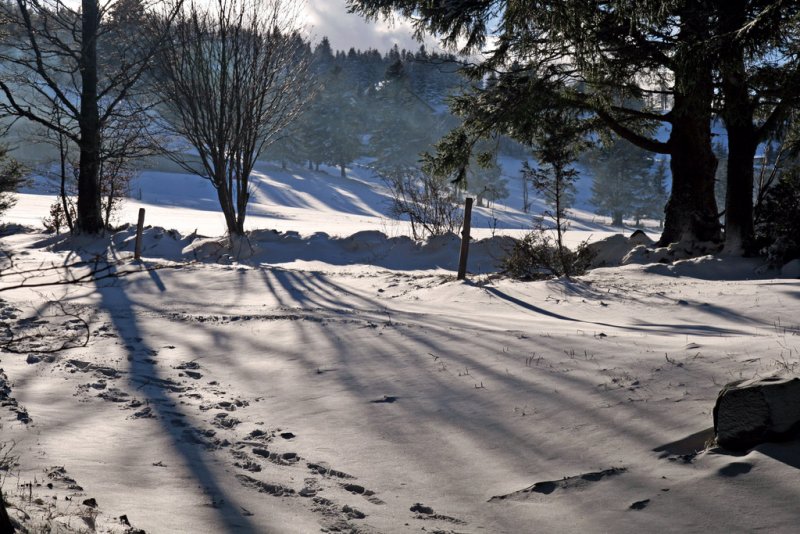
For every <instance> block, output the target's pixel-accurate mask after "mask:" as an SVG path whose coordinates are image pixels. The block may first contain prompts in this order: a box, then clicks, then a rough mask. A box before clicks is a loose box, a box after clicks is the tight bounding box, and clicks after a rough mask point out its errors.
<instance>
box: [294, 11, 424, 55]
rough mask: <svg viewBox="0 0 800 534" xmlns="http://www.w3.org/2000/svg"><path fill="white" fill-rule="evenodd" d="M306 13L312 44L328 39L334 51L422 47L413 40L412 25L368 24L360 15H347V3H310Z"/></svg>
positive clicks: (399, 22) (401, 23) (401, 22)
mask: <svg viewBox="0 0 800 534" xmlns="http://www.w3.org/2000/svg"><path fill="white" fill-rule="evenodd" d="M306 11H307V13H308V19H307V26H308V30H309V32H310V33H311V40H312V41H314V42H316V41H319V40H320V39H321V38H322V37H323V36H327V37H328V39H330V41H331V46H332V47H333V49H334V50H347V49H349V48H350V47H355V48H357V49H361V50H365V49H367V48H376V49H378V50H380V51H381V52H384V51H386V50H388V49H389V48H391V47H392V46H393V45H394V44H395V43H397V45H398V46H400V48H407V49H411V50H416V49H417V48H419V43H417V42H415V41H414V39H413V38H412V36H411V26H410V25H409V24H408V22H406V21H396V22H395V23H394V24H393V25H390V24H387V23H385V22H374V21H371V22H367V21H365V20H364V19H363V18H362V17H360V16H358V15H352V14H349V13H347V8H346V7H345V0H307V6H306Z"/></svg>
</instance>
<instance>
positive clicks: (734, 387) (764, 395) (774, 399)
mask: <svg viewBox="0 0 800 534" xmlns="http://www.w3.org/2000/svg"><path fill="white" fill-rule="evenodd" d="M798 430H800V378H780V377H768V378H760V379H752V380H744V381H742V380H740V381H737V382H731V383H730V384H727V385H726V386H725V387H724V388H723V389H722V391H721V392H720V393H719V396H718V397H717V403H716V405H715V406H714V433H715V434H716V436H717V443H718V444H719V445H720V446H721V447H724V448H726V449H729V450H732V451H744V450H747V449H751V448H753V447H755V446H756V445H758V444H760V443H764V442H766V441H781V440H786V439H791V438H793V437H795V436H796V435H797V432H798Z"/></svg>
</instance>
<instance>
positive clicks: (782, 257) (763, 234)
mask: <svg viewBox="0 0 800 534" xmlns="http://www.w3.org/2000/svg"><path fill="white" fill-rule="evenodd" d="M756 240H757V243H758V246H759V248H760V249H761V250H762V252H764V253H766V255H767V257H768V260H769V262H770V263H771V264H773V265H783V264H784V263H786V262H788V261H790V260H793V259H795V258H800V167H793V168H791V169H788V170H787V171H786V172H785V173H784V174H783V175H782V176H781V178H780V179H779V180H778V183H776V184H775V185H774V186H773V187H772V188H770V189H769V191H768V192H767V194H766V196H765V197H764V202H763V203H762V204H760V205H759V206H758V208H757V209H756Z"/></svg>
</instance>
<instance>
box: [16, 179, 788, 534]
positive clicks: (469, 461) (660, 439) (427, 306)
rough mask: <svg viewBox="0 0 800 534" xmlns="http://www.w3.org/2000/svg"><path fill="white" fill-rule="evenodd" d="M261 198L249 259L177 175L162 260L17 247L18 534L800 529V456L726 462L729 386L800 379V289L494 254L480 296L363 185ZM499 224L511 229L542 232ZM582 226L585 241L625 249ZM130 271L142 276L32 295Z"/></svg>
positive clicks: (154, 184)
mask: <svg viewBox="0 0 800 534" xmlns="http://www.w3.org/2000/svg"><path fill="white" fill-rule="evenodd" d="M259 173H260V174H259V176H258V184H257V188H256V192H255V194H254V197H255V201H254V205H253V212H254V214H255V215H254V216H253V217H252V218H251V228H253V229H254V230H255V231H254V232H253V233H252V234H251V238H252V244H253V246H254V250H253V251H252V252H251V253H249V254H245V255H242V257H241V258H240V260H239V261H237V260H236V259H235V258H232V257H231V256H230V255H229V254H228V251H226V250H225V249H224V248H222V247H221V245H220V240H219V239H218V238H216V237H213V236H219V235H220V234H221V227H222V223H221V220H220V218H219V215H218V213H216V211H215V210H214V209H213V193H214V192H213V190H212V189H210V188H208V187H206V188H203V187H195V185H194V183H193V180H196V178H195V179H192V180H190V178H189V177H185V176H179V175H177V174H170V173H163V172H162V173H161V174H157V173H145V174H144V175H143V176H142V178H141V179H140V182H139V183H140V186H141V188H142V200H141V205H144V206H146V207H147V210H148V211H147V213H148V222H149V223H151V224H153V225H155V226H154V227H153V228H150V229H148V231H147V233H146V235H145V243H144V260H143V261H142V262H136V261H133V260H132V258H131V255H132V252H131V251H132V230H131V229H126V230H123V231H121V232H120V233H118V234H116V235H114V236H108V237H105V238H101V239H87V238H82V239H77V238H75V239H70V238H67V237H64V236H61V237H58V236H48V235H43V234H40V233H37V232H36V231H23V230H22V229H20V228H13V227H10V228H8V229H7V230H6V232H5V233H4V234H3V235H2V237H0V249H1V250H3V251H4V252H6V253H8V254H10V255H11V258H10V260H9V259H8V256H6V255H3V256H2V258H3V259H2V261H3V262H4V263H2V266H3V267H2V268H3V271H2V276H0V298H2V299H3V300H0V316H2V317H3V321H4V325H6V326H8V327H9V328H11V329H12V331H14V332H18V336H17V338H16V341H15V342H13V343H11V344H10V345H7V347H6V349H7V350H5V351H0V368H2V374H0V382H2V383H0V395H2V396H3V397H4V398H3V399H2V400H3V402H2V403H0V443H3V442H10V441H14V442H15V443H16V445H15V447H14V453H15V454H16V455H17V456H18V457H19V459H18V465H17V466H15V467H13V468H12V470H11V472H12V476H8V477H5V476H3V475H4V473H3V472H2V471H0V480H3V481H4V482H3V491H4V492H5V493H6V496H7V498H8V499H9V500H10V502H11V505H12V506H11V509H10V512H11V514H12V516H14V517H17V518H20V519H23V518H24V515H23V513H24V514H28V515H29V516H30V517H29V519H27V520H26V522H27V524H28V525H31V524H37V523H38V524H39V525H40V526H41V525H44V524H50V525H52V524H56V523H57V524H59V525H60V527H59V528H60V529H61V530H60V531H62V532H80V531H81V529H83V531H86V530H91V529H92V528H95V529H96V530H97V531H100V532H131V529H129V528H128V527H127V526H126V525H125V523H124V522H123V521H122V520H121V519H120V516H123V515H124V516H125V518H126V520H127V521H129V522H130V523H131V524H132V525H134V526H135V527H136V528H139V529H144V530H145V531H146V532H148V533H176V532H177V533H180V532H186V533H199V532H202V533H205V532H213V533H241V532H244V533H248V532H258V533H262V532H264V533H266V532H276V533H284V532H288V533H294V532H297V533H307V532H336V531H338V532H365V533H375V532H384V533H394V532H423V531H425V532H459V533H489V532H491V533H500V534H503V533H508V534H516V533H523V532H567V533H571V532H576V533H577V532H580V533H607V532H615V533H641V532H752V531H757V530H765V531H769V532H779V533H783V532H785V533H791V532H795V531H796V525H797V522H798V520H800V512H798V511H797V507H796V506H795V504H796V502H797V499H798V497H800V482H798V479H797V476H796V469H797V467H798V466H799V465H800V460H799V459H800V445H798V444H797V443H796V442H794V443H789V444H782V445H778V444H769V445H763V446H760V447H758V448H756V449H755V450H753V451H751V452H749V453H747V454H745V455H740V456H731V455H729V454H727V453H725V451H722V450H720V449H716V448H713V447H707V445H706V442H707V440H708V439H709V438H710V437H711V434H710V426H711V422H712V417H711V409H712V407H713V403H714V399H715V397H716V395H717V393H718V391H719V390H720V388H721V387H722V385H723V384H724V383H726V382H728V381H730V380H733V379H738V378H751V377H755V376H767V375H770V374H774V373H782V374H792V373H795V372H796V371H797V370H798V365H800V345H799V344H798V340H800V335H798V334H800V330H799V329H798V325H797V319H796V318H797V317H798V315H800V301H798V291H797V284H796V283H795V281H793V280H788V279H779V278H775V274H774V273H770V272H764V273H761V272H760V271H759V267H760V264H759V262H758V261H757V260H737V259H731V258H727V259H720V258H714V257H705V258H700V259H696V260H689V261H684V262H678V263H675V264H674V265H664V264H653V265H628V266H625V267H621V268H608V269H597V270H595V271H593V272H591V273H590V274H588V275H586V276H584V277H580V278H578V279H576V280H574V281H567V280H554V281H549V282H536V283H522V282H517V281H512V280H507V279H503V278H500V277H497V276H496V275H492V274H489V273H490V271H491V270H492V269H489V268H486V267H485V265H488V264H489V263H491V260H492V259H493V255H494V254H496V253H497V252H496V249H493V248H492V247H493V246H495V245H499V244H500V243H499V240H495V241H487V242H486V243H485V244H484V245H483V247H484V248H481V247H479V246H477V245H476V246H475V255H474V258H473V261H476V262H477V263H473V265H472V266H471V270H472V271H473V274H472V275H471V277H470V280H469V281H467V282H457V281H455V279H454V273H453V268H454V265H453V261H454V260H453V251H454V250H456V249H457V244H458V242H457V239H456V240H454V239H451V238H443V239H439V240H434V241H432V242H429V243H425V244H420V243H412V242H411V241H410V240H409V239H407V238H403V237H402V231H401V230H402V224H401V223H400V222H397V221H392V220H391V219H390V218H389V217H388V216H387V213H388V212H387V211H386V206H385V204H382V200H383V199H385V198H386V196H385V192H384V191H383V189H382V188H381V184H380V183H379V182H377V181H375V180H374V179H373V178H371V177H370V176H368V175H367V174H366V173H362V171H361V170H358V169H356V170H354V171H353V173H352V177H351V178H348V179H341V178H338V177H337V176H336V175H335V174H334V172H333V171H331V173H330V174H326V173H309V172H307V171H300V170H297V169H295V170H293V171H292V172H283V171H281V170H280V169H278V168H275V167H271V166H264V167H262V168H260V169H259ZM37 191H38V190H37ZM135 194H136V195H138V192H137V193H135ZM50 200H51V197H50V196H48V195H47V194H44V193H42V192H36V191H30V192H29V193H26V194H25V195H23V196H22V198H21V199H20V203H19V205H18V206H17V207H16V208H14V210H13V211H12V212H11V214H10V215H9V216H8V217H9V218H10V219H11V220H15V221H22V222H27V223H31V224H35V222H36V217H39V218H40V217H41V216H42V212H41V211H37V210H39V209H41V207H42V206H44V207H46V206H47V205H49V202H50ZM138 205H139V203H138V201H136V202H134V201H131V202H129V203H128V206H127V207H126V208H125V209H124V210H123V213H122V216H121V217H120V218H121V220H126V221H131V222H132V221H133V219H134V217H133V216H134V215H135V210H136V209H137V208H138ZM495 213H499V214H500V216H501V217H502V218H503V219H502V220H503V222H504V224H507V225H508V227H509V228H511V229H512V230H504V232H513V231H514V230H513V228H514V226H513V224H515V221H519V222H521V221H522V220H523V219H524V217H525V216H524V214H520V213H519V212H517V211H515V209H514V208H503V210H496V211H495ZM479 215H480V217H478V218H477V219H478V221H479V222H478V226H479V229H480V232H483V233H484V235H491V233H492V230H491V227H490V226H489V224H488V223H489V222H491V221H490V215H491V212H490V211H486V212H480V210H479ZM578 215H579V216H578V218H577V220H576V222H575V227H577V229H576V230H575V231H574V232H572V233H573V234H574V236H575V238H583V237H587V236H589V235H595V234H598V235H602V234H603V232H608V229H607V228H604V227H602V226H600V225H595V224H594V223H592V221H591V218H590V217H589V216H584V215H581V214H580V213H579V214H578ZM481 217H482V218H481ZM161 227H163V228H161ZM164 228H167V229H169V228H178V229H180V230H181V231H182V232H183V233H178V232H171V231H169V230H164ZM195 228H197V229H198V231H199V232H200V233H201V234H203V233H205V234H206V235H210V236H212V237H211V238H207V239H204V238H200V237H198V236H196V235H191V236H190V235H187V234H188V233H189V232H191V231H193V230H194V229H195ZM273 230H277V232H276V231H273ZM290 231H295V233H291V232H290ZM516 231H517V232H519V230H516ZM354 232H359V233H358V234H356V235H352V234H353V233H354ZM384 234H385V235H384ZM98 257H100V258H105V260H103V261H101V263H99V264H95V263H94V262H95V261H96V259H97V258H98ZM76 261H86V262H89V263H88V264H78V265H75V262H76ZM106 261H107V262H110V264H109V265H110V267H109V269H110V270H108V271H102V272H103V273H109V274H113V273H117V276H111V277H109V278H104V279H98V280H91V279H89V280H88V281H86V282H85V283H80V284H67V285H50V286H46V285H40V286H39V287H29V288H16V289H10V287H11V286H13V285H17V284H20V283H24V284H27V285H30V284H43V283H46V282H57V281H59V280H64V279H65V277H67V276H72V277H79V276H81V275H82V274H85V273H87V271H88V269H89V268H90V267H91V266H93V265H98V266H99V267H101V268H102V267H103V266H104V265H106ZM70 265H72V266H71V267H69V266H70ZM51 266H53V267H58V268H54V269H50V270H47V271H39V273H40V274H39V275H36V276H35V277H34V278H31V276H32V274H33V271H35V270H37V269H41V268H42V267H51ZM13 273H19V274H17V275H14V274H13ZM28 317H37V318H39V321H40V322H31V321H28V320H26V319H27V318H28ZM87 327H88V330H87ZM87 332H88V334H89V335H88V338H87V336H86V333H87ZM87 340H88V341H87ZM65 343H67V345H68V347H71V348H65V349H63V350H56V349H59V348H61V347H62V346H63V345H64V344H65ZM84 343H85V345H84ZM22 414H24V415H22ZM0 457H2V452H1V451H0ZM28 483H32V485H31V486H30V487H28V486H25V484H28ZM48 484H50V485H51V486H52V487H51V486H48ZM68 499H69V500H68ZM89 499H95V500H96V503H97V506H96V507H94V506H92V502H91V501H89ZM84 502H88V503H89V504H83V503H84ZM23 511H24V512H23Z"/></svg>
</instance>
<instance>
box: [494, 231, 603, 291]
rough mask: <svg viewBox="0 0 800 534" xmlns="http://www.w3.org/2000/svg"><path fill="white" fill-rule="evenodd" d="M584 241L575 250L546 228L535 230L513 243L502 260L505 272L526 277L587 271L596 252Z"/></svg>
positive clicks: (532, 278) (538, 277)
mask: <svg viewBox="0 0 800 534" xmlns="http://www.w3.org/2000/svg"><path fill="white" fill-rule="evenodd" d="M587 245H588V243H586V242H585V241H584V242H583V243H581V244H579V245H578V247H577V248H576V249H575V250H571V249H569V248H568V247H566V246H564V247H561V249H560V250H559V247H558V245H557V244H556V243H555V240H554V239H553V238H552V237H550V236H549V235H548V234H547V233H546V231H545V230H541V229H539V230H534V231H532V232H530V233H528V234H527V235H525V237H523V238H522V239H521V240H518V241H516V242H515V243H514V246H513V247H512V248H511V250H509V251H508V255H507V256H506V257H505V258H504V259H503V260H502V268H503V272H504V273H505V274H507V275H509V276H511V277H513V278H520V279H523V280H544V279H548V278H553V277H558V276H566V277H570V276H577V275H581V274H584V273H585V272H586V271H587V269H589V266H590V264H591V261H592V257H593V255H594V254H593V253H592V251H591V250H590V249H589V248H588V246H587Z"/></svg>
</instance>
